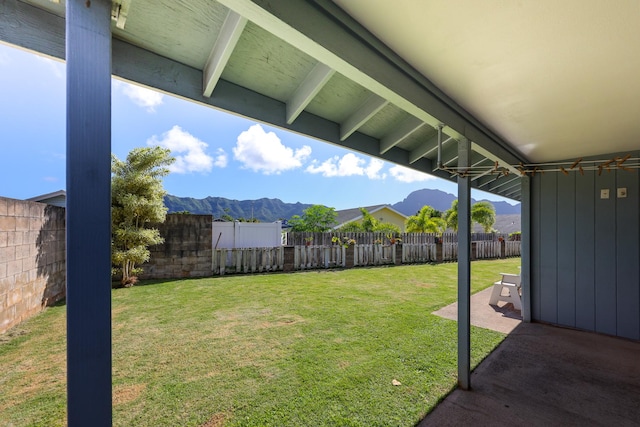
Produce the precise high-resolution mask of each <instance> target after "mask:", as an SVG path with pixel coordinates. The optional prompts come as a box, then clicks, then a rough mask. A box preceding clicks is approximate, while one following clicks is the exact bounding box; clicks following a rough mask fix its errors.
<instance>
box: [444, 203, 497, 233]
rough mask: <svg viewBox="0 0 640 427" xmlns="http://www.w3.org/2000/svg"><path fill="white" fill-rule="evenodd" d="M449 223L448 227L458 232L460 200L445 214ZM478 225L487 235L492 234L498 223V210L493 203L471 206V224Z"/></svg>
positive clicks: (452, 204)
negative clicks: (494, 226) (494, 225)
mask: <svg viewBox="0 0 640 427" xmlns="http://www.w3.org/2000/svg"><path fill="white" fill-rule="evenodd" d="M444 217H445V220H446V222H447V227H449V228H451V229H452V230H453V231H455V232H457V231H458V199H456V200H454V201H453V203H451V208H449V209H448V210H447V211H446V212H445V214H444ZM474 222H475V223H478V224H480V226H481V227H482V229H483V230H484V231H485V233H489V232H491V230H492V229H493V224H495V223H496V210H495V208H494V207H493V205H492V204H491V202H486V201H484V202H478V203H476V204H474V205H473V206H471V223H472V224H473V223H474Z"/></svg>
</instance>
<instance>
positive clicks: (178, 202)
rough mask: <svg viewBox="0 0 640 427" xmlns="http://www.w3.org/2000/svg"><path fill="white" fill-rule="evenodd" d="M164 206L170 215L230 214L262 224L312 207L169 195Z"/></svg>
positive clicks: (274, 200) (270, 200)
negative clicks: (174, 213)
mask: <svg viewBox="0 0 640 427" xmlns="http://www.w3.org/2000/svg"><path fill="white" fill-rule="evenodd" d="M164 204H165V205H166V206H167V208H168V209H169V213H173V212H181V211H189V212H190V213H192V214H207V215H213V217H214V218H221V217H222V216H223V215H225V214H228V215H230V216H231V217H233V218H235V219H238V218H245V219H251V218H256V219H258V220H259V221H260V222H273V221H278V220H281V219H289V218H291V217H292V216H293V215H302V211H303V210H305V209H307V208H308V207H310V206H312V205H309V204H304V203H285V202H283V201H282V200H280V199H266V198H263V199H257V200H231V199H225V198H224V197H211V196H210V197H207V198H205V199H194V198H192V197H177V196H172V195H167V196H165V198H164Z"/></svg>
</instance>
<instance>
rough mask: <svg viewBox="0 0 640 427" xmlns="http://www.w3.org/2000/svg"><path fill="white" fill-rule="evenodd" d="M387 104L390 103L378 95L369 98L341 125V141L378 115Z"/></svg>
mask: <svg viewBox="0 0 640 427" xmlns="http://www.w3.org/2000/svg"><path fill="white" fill-rule="evenodd" d="M387 104H389V101H387V100H386V99H384V98H381V97H379V96H378V95H376V94H372V95H371V96H369V98H367V99H366V100H365V101H364V103H363V104H362V105H361V106H360V107H359V108H358V109H357V110H356V111H355V112H354V113H353V114H351V116H349V118H347V120H345V121H344V122H343V123H342V124H341V125H340V141H344V140H345V139H347V138H349V137H350V136H351V134H353V133H354V132H355V131H357V130H358V129H359V128H360V127H361V126H362V125H364V124H365V123H366V122H368V121H369V120H370V119H371V118H372V117H373V116H375V115H376V114H378V112H379V111H380V110H382V109H383V108H384V107H386V106H387Z"/></svg>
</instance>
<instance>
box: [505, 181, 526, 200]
mask: <svg viewBox="0 0 640 427" xmlns="http://www.w3.org/2000/svg"><path fill="white" fill-rule="evenodd" d="M500 195H501V196H503V197H509V198H511V199H517V200H520V198H521V196H522V189H521V188H520V184H518V186H517V187H514V188H512V189H511V190H510V191H507V192H505V193H504V194H500Z"/></svg>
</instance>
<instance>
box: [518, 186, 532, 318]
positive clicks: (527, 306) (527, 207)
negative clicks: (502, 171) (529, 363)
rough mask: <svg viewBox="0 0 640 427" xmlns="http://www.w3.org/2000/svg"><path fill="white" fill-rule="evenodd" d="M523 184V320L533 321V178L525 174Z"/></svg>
mask: <svg viewBox="0 0 640 427" xmlns="http://www.w3.org/2000/svg"><path fill="white" fill-rule="evenodd" d="M520 185H521V205H520V210H521V217H522V235H521V238H522V242H520V244H521V246H520V247H521V249H520V257H521V258H520V259H521V261H520V262H521V266H520V277H521V283H522V320H523V321H524V322H531V178H529V177H528V176H524V177H522V178H521V179H520Z"/></svg>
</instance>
